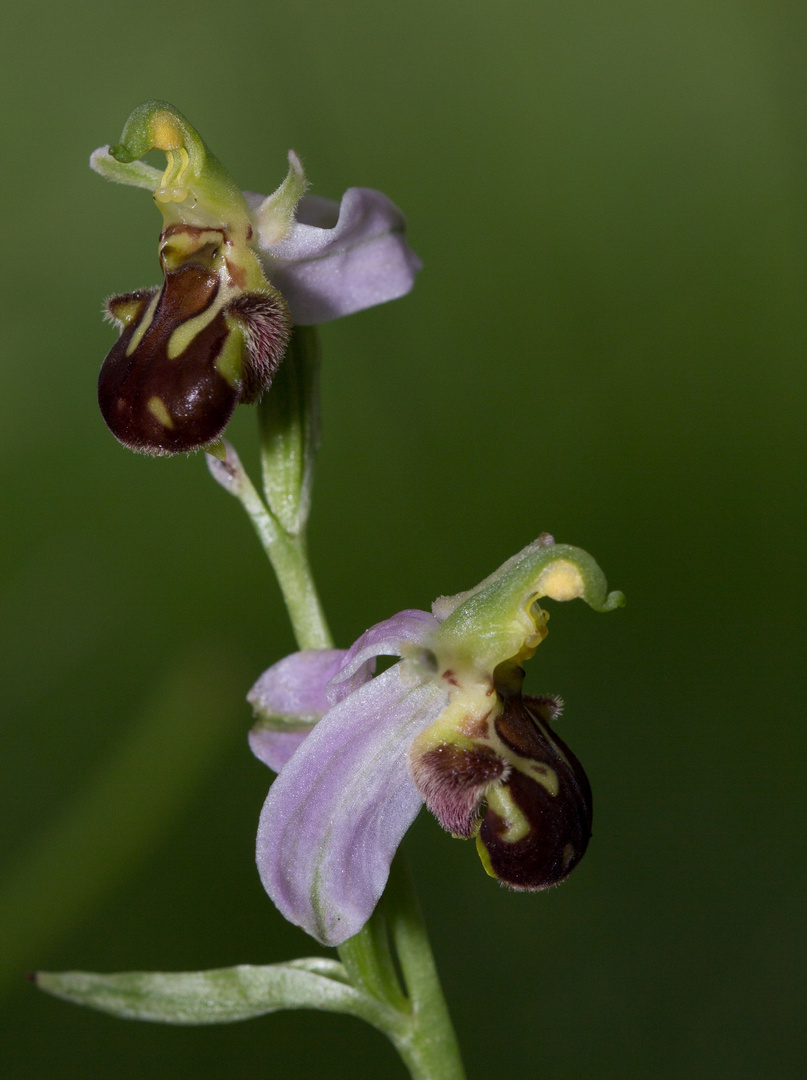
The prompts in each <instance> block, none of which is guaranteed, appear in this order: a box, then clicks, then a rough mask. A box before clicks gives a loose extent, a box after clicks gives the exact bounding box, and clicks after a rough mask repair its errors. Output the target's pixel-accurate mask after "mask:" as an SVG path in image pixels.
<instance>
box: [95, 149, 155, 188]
mask: <svg viewBox="0 0 807 1080" xmlns="http://www.w3.org/2000/svg"><path fill="white" fill-rule="evenodd" d="M90 168H91V169H93V170H94V171H95V172H97V173H99V174H100V175H101V176H103V177H104V179H106V180H112V181H114V182H115V183H116V184H128V185H129V187H139V188H147V189H148V190H149V191H154V189H155V188H156V187H157V186H158V185H159V183H160V180H161V179H162V175H163V174H162V173H161V172H160V170H159V169H155V168H153V166H151V165H146V163H145V161H128V162H123V161H118V160H117V158H113V157H112V155H111V154H110V152H109V147H108V146H99V147H98V149H97V150H93V152H92V153H91V154H90Z"/></svg>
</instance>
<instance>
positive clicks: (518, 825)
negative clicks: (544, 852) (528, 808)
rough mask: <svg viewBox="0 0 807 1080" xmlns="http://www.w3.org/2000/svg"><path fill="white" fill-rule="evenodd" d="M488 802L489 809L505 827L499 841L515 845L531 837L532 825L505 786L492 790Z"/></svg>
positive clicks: (500, 785)
mask: <svg viewBox="0 0 807 1080" xmlns="http://www.w3.org/2000/svg"><path fill="white" fill-rule="evenodd" d="M487 800H488V809H490V810H492V811H493V812H494V814H498V816H499V817H500V818H501V819H502V824H503V825H504V828H503V830H502V832H501V833H500V836H499V839H501V840H503V841H504V842H505V844H515V843H517V842H518V841H519V840H523V839H524V837H525V836H528V835H529V833H530V823H529V821H528V820H527V818H526V816H525V815H524V813H523V812H522V810H521V808H520V807H519V806H517V805H516V801H515V799H514V798H513V796H512V795H511V794H510V792H509V791H508V790H507V787H506V786H505V785H504V784H499V785H498V786H496V787H493V788H491V789H490V791H489V792H488V794H487Z"/></svg>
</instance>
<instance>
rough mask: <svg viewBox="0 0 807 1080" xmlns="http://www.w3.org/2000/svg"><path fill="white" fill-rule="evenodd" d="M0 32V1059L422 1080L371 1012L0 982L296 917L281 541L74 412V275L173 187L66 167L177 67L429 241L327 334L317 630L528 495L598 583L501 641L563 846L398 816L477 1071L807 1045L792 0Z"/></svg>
mask: <svg viewBox="0 0 807 1080" xmlns="http://www.w3.org/2000/svg"><path fill="white" fill-rule="evenodd" d="M0 55H1V56H2V64H0V81H2V87H3V102H4V108H3V111H4V114H5V117H4V125H3V127H4V132H5V134H4V147H5V160H4V168H3V170H2V177H0V185H2V191H3V206H4V207H5V222H6V224H5V226H4V229H5V235H6V241H5V243H6V248H5V257H4V258H3V260H2V264H0V274H2V278H3V282H2V338H1V339H0V340H1V341H2V346H0V348H2V376H0V378H1V379H2V383H1V384H0V386H1V389H0V424H1V427H0V430H2V432H3V436H4V438H3V446H4V453H3V458H4V463H3V469H2V476H1V478H0V490H2V513H1V514H0V529H2V551H1V552H0V560H1V562H0V566H1V567H2V579H1V580H0V590H1V591H2V611H3V629H4V635H5V640H4V642H3V647H2V650H0V666H2V685H3V696H4V699H5V708H4V710H3V721H2V723H3V735H2V747H3V752H2V757H1V759H0V775H1V776H2V782H0V821H2V828H0V857H2V872H0V916H1V918H0V935H1V936H0V946H1V947H0V961H1V962H2V966H3V977H4V983H3V989H4V991H5V997H4V999H3V1012H2V1023H1V1024H0V1058H2V1060H1V1061H0V1071H2V1072H3V1075H7V1076H9V1077H14V1078H15V1080H27V1078H37V1080H40V1078H42V1077H48V1078H49V1080H68V1078H69V1080H79V1078H80V1080H86V1078H87V1077H99V1078H107V1077H108V1078H113V1077H114V1078H116V1080H126V1078H138V1080H142V1078H144V1077H148V1078H150V1080H168V1078H171V1080H185V1078H188V1080H190V1078H197V1077H204V1078H205V1080H232V1078H236V1080H240V1078H242V1077H243V1078H245V1080H246V1078H249V1080H251V1078H253V1077H262V1076H266V1077H305V1078H308V1077H311V1078H312V1080H315V1078H318V1077H329V1078H342V1077H344V1078H350V1080H363V1078H365V1077H367V1078H369V1077H378V1076H381V1075H383V1076H385V1077H389V1078H390V1080H392V1078H399V1077H403V1075H404V1073H403V1069H402V1067H401V1066H400V1064H399V1063H398V1061H397V1059H396V1057H395V1055H394V1053H393V1051H392V1050H391V1049H390V1048H389V1047H388V1046H387V1044H386V1043H385V1042H384V1040H383V1039H382V1037H381V1036H380V1035H378V1034H377V1033H375V1032H373V1031H372V1030H370V1029H369V1028H364V1027H363V1026H362V1025H360V1024H359V1022H358V1021H352V1020H348V1019H343V1018H339V1017H333V1016H322V1015H318V1014H303V1013H295V1014H278V1015H275V1016H272V1017H267V1018H265V1019H261V1020H256V1021H252V1022H249V1023H245V1024H240V1025H232V1026H230V1027H222V1028H216V1029H170V1028H163V1027H159V1026H149V1027H146V1026H140V1025H136V1024H132V1023H126V1022H123V1021H117V1020H114V1019H111V1018H109V1017H106V1016H100V1015H95V1014H93V1013H91V1012H89V1011H82V1010H79V1009H77V1008H74V1007H72V1006H69V1005H66V1004H63V1003H61V1002H58V1001H55V1000H53V999H49V998H47V997H45V996H42V995H39V994H38V993H37V992H36V991H35V990H34V989H33V987H31V986H30V985H29V984H27V983H25V981H24V979H23V974H24V973H25V972H26V971H29V970H31V969H34V968H38V967H41V968H49V969H52V970H53V969H62V968H85V969H96V970H110V971H113V970H121V969H126V968H140V969H144V968H164V969H196V968H203V967H212V966H224V965H230V964H233V963H237V962H269V961H273V960H281V959H286V958H290V957H292V956H295V955H300V954H301V953H302V954H305V953H311V952H315V951H317V948H316V946H314V945H313V943H311V942H309V940H308V939H306V938H305V936H304V935H303V934H302V933H301V932H299V931H297V930H295V929H294V928H292V927H290V926H288V925H286V924H285V923H284V922H283V921H282V920H281V918H280V917H279V915H277V913H276V912H275V911H274V909H273V908H272V906H271V904H270V902H269V901H268V899H267V898H266V896H265V894H264V893H263V891H262V890H261V888H260V884H259V882H258V879H257V874H256V872H255V869H254V865H253V855H252V847H253V843H254V833H255V828H256V822H257V817H258V812H259V809H260V806H261V803H262V800H263V798H264V796H265V793H266V788H267V780H268V776H267V773H266V770H265V769H264V768H263V767H262V766H261V765H259V764H258V763H257V762H255V761H254V760H253V759H252V758H251V757H250V755H249V753H248V752H247V748H246V743H245V738H244V734H245V731H246V729H247V727H248V724H249V713H248V710H247V707H246V706H245V705H244V704H243V703H242V695H243V692H244V691H245V690H246V689H247V687H248V686H249V685H250V683H251V681H252V680H253V679H254V678H255V677H256V676H257V675H258V674H259V673H260V671H261V670H262V669H263V668H265V667H266V666H268V664H269V663H270V662H272V661H274V660H276V659H278V658H279V657H280V656H282V655H284V654H285V653H286V652H288V651H290V649H291V648H292V639H291V636H290V632H289V630H288V627H287V624H286V619H285V617H284V612H283V610H282V608H281V604H280V600H279V596H278V592H277V589H276V587H275V585H274V583H273V581H272V579H271V576H270V572H269V569H268V565H267V564H266V562H265V559H264V557H263V555H262V553H261V551H260V549H259V547H258V545H257V542H256V541H255V539H254V537H253V535H252V533H251V530H250V527H249V525H248V524H247V522H246V519H245V518H244V517H243V515H242V514H241V511H240V508H239V507H238V505H237V504H236V503H235V501H234V500H232V499H230V498H228V497H227V496H226V495H225V494H224V493H223V492H222V491H221V490H220V489H218V488H217V487H215V485H213V484H212V483H211V482H210V480H209V478H208V476H207V470H206V469H205V467H204V463H203V461H202V460H200V459H198V458H189V459H187V458H178V459H169V460H160V461H151V460H146V459H140V458H138V457H135V456H134V455H131V454H129V453H127V452H125V451H124V450H123V449H122V448H121V447H119V446H118V445H117V444H116V443H115V442H114V440H113V439H112V437H111V436H110V435H109V434H108V432H107V431H106V429H105V427H104V425H103V423H102V421H101V419H100V416H99V414H98V412H97V408H96V405H95V379H96V374H97V370H98V367H99V366H100V363H101V360H102V359H103V357H104V355H105V353H106V351H107V350H108V349H109V348H110V347H111V344H112V341H113V340H114V332H113V331H112V330H111V329H110V328H109V327H108V326H105V325H104V324H103V323H102V322H101V319H100V317H99V311H100V306H101V301H102V298H103V297H104V296H106V295H108V294H109V293H113V292H122V291H128V290H130V289H132V288H136V287H141V286H147V285H151V284H153V283H155V282H156V280H157V277H158V272H157V264H156V240H157V234H158V231H159V227H160V226H159V216H158V215H157V214H156V212H155V210H154V208H153V207H152V205H151V203H150V200H149V198H148V195H147V194H146V193H144V192H141V191H136V190H133V189H126V188H122V187H116V186H114V185H111V184H108V183H105V182H104V181H102V180H101V179H100V178H99V177H97V176H95V175H93V174H91V173H90V172H89V170H88V169H87V166H86V160H87V156H88V154H89V153H90V151H91V150H92V149H94V148H95V147H96V146H98V145H99V144H102V143H106V142H114V141H116V140H117V138H118V136H119V134H120V131H121V128H122V125H123V122H124V120H125V119H126V117H127V116H128V114H129V112H130V110H131V109H132V108H133V107H134V106H135V105H136V104H138V103H139V102H140V101H142V100H144V99H146V98H153V97H159V98H165V99H167V100H169V101H172V102H173V103H175V104H176V105H177V106H178V107H179V108H180V109H182V110H183V111H184V112H185V113H186V114H187V115H188V117H189V118H190V119H191V121H192V122H193V123H194V124H195V125H196V126H197V127H198V128H199V130H200V131H201V132H202V134H203V135H204V137H205V139H206V140H207V141H208V142H209V144H210V145H211V147H212V148H213V149H214V150H215V152H216V153H217V154H218V155H219V156H220V157H221V159H222V160H223V161H224V162H225V163H226V165H227V167H228V168H229V169H230V170H231V172H232V173H233V175H234V176H235V177H236V178H237V179H238V180H239V182H240V183H241V184H242V185H243V186H244V187H245V188H251V189H253V190H258V191H268V190H270V189H273V188H274V186H275V185H276V184H277V183H278V182H279V180H280V179H281V177H282V175H283V173H284V170H285V153H286V150H287V149H288V147H290V146H293V147H294V148H295V149H296V150H297V151H299V152H300V153H301V155H302V156H303V158H304V160H305V162H306V166H307V170H308V173H309V176H310V177H311V179H312V181H313V190H314V191H315V192H317V193H319V194H323V195H330V196H333V197H338V196H339V195H340V194H341V192H342V191H343V190H344V189H345V188H346V187H348V186H350V185H357V184H358V185H366V186H371V187H378V188H381V189H383V190H384V191H385V192H387V193H388V194H389V195H390V196H391V197H392V198H393V199H394V200H395V202H397V203H398V204H399V205H400V206H401V207H402V208H403V209H404V211H405V212H406V213H407V215H408V217H409V221H410V228H411V239H412V243H413V246H414V247H415V248H416V250H417V251H418V252H419V253H420V255H421V257H422V258H423V260H424V263H425V270H424V271H423V273H422V275H421V277H420V279H419V281H418V284H417V287H416V289H415V291H414V293H413V294H412V295H411V296H410V297H408V298H406V299H405V300H402V301H399V302H396V303H395V304H390V305H388V306H386V307H384V308H380V309H375V310H372V311H367V312H364V313H361V314H359V315H355V316H352V317H351V318H349V319H346V320H344V321H343V322H340V323H335V324H332V325H328V326H326V327H324V329H323V335H322V338H323V348H324V371H323V375H324V387H323V394H324V418H325V432H324V445H323V450H322V454H321V460H320V466H319V472H318V477H317V484H316V492H315V496H316V497H315V510H314V517H313V522H312V532H311V550H312V557H313V561H314V565H315V568H316V570H317V573H318V575H319V579H320V582H321V586H322V593H323V597H324V602H325V605H326V609H327V611H328V612H329V617H330V620H331V624H332V627H333V630H334V632H335V634H336V637H337V639H338V640H339V642H340V643H342V644H347V643H349V642H350V641H352V640H353V639H354V637H355V636H356V635H357V634H358V633H359V632H361V631H362V630H363V629H365V628H366V627H367V626H368V625H369V624H371V623H373V622H375V621H377V620H379V619H380V618H383V617H385V616H387V615H389V614H392V613H393V612H395V611H397V610H399V609H401V608H403V607H412V606H418V607H425V606H428V604H429V603H430V602H431V600H432V599H433V598H434V597H435V596H436V595H438V594H441V593H449V592H455V591H458V590H460V589H464V588H468V587H469V586H471V585H472V584H474V583H476V582H477V581H479V580H480V579H481V578H482V577H484V576H485V575H486V574H488V573H489V572H490V571H491V570H493V569H494V568H495V567H496V566H497V565H499V563H500V562H502V561H503V560H504V559H505V558H506V557H508V556H509V555H510V554H512V553H513V552H514V551H516V550H518V549H519V548H520V547H522V546H523V545H524V544H525V543H527V542H528V541H529V540H531V539H533V538H534V537H535V536H536V535H537V534H538V533H539V532H540V531H542V530H544V529H545V530H549V531H551V532H553V533H554V534H555V535H556V536H557V537H558V539H561V540H564V541H567V542H571V543H575V544H578V545H580V546H583V547H585V548H587V549H588V550H589V551H591V552H592V554H594V556H595V557H596V558H597V559H598V560H599V562H600V564H601V565H602V566H603V568H604V569H605V571H606V573H607V575H608V578H609V582H610V584H611V586H612V587H615V588H621V589H624V591H625V592H626V593H627V594H628V607H627V608H626V609H625V610H624V611H623V612H619V613H616V614H612V615H608V616H597V615H594V614H593V613H592V612H591V611H589V610H588V609H587V608H585V607H584V606H583V605H564V606H556V607H555V609H554V611H553V614H552V623H551V629H552V633H551V634H550V636H549V638H548V640H547V642H546V643H545V644H544V645H543V646H542V647H541V649H540V651H539V653H538V655H537V657H536V659H535V661H534V662H533V664H532V667H531V670H530V673H529V684H528V685H529V687H530V688H531V689H532V690H533V691H544V692H559V693H562V694H563V696H564V697H565V699H566V702H567V709H566V714H565V717H564V719H563V722H562V726H561V728H560V733H561V735H562V736H563V738H564V739H567V740H568V741H569V742H570V743H571V745H572V747H573V748H574V750H575V752H576V753H577V754H578V755H579V757H580V758H581V759H582V760H583V762H584V763H585V765H586V767H587V769H588V772H589V775H590V778H591V781H592V786H593V788H594V792H595V835H594V840H593V842H592V845H591V847H590V849H589V853H588V855H587V857H586V859H585V860H584V862H583V863H582V865H581V866H580V868H579V869H578V870H577V871H576V872H575V874H574V875H573V876H572V878H571V879H570V880H569V882H568V883H567V884H565V885H564V886H563V887H562V888H560V889H557V890H554V891H552V892H551V893H549V894H545V895H542V896H523V895H512V894H508V893H506V892H504V891H503V890H500V889H499V888H498V887H497V886H496V885H495V884H494V883H493V882H491V881H490V880H489V879H488V878H487V877H486V876H485V874H484V873H483V872H482V869H481V867H480V865H479V863H478V860H477V857H476V854H475V852H474V850H473V847H472V845H470V844H463V843H460V842H458V841H452V840H451V839H450V838H449V837H448V836H446V835H445V834H443V833H442V832H441V831H440V829H439V828H438V827H437V826H436V824H435V823H434V821H433V820H432V819H431V818H428V817H427V815H423V816H422V817H421V819H419V821H418V822H417V824H416V826H415V827H414V829H413V831H412V834H411V835H410V837H409V838H408V840H407V844H406V846H407V848H408V851H409V855H410V858H411V860H412V862H413V864H414V867H415V871H416V873H417V876H418V879H419V889H420V895H421V899H422V902H423V905H424V908H425V911H426V915H427V920H428V923H429V926H430V931H431V934H432V937H433V942H434V946H435V950H436V952H437V954H438V958H439V961H440V964H441V969H442V971H443V973H444V977H445V988H446V993H447V996H448V999H449V1003H450V1006H451V1009H452V1013H453V1016H454V1019H455V1021H456V1026H457V1029H458V1032H459V1036H460V1039H461V1042H462V1044H463V1047H464V1051H465V1055H466V1058H467V1063H468V1070H469V1077H470V1078H471V1080H475V1078H481V1077H485V1076H489V1075H491V1074H493V1073H494V1072H495V1074H496V1075H500V1076H506V1077H532V1076H541V1077H551V1078H552V1080H588V1078H591V1077H597V1078H601V1080H608V1078H614V1080H616V1078H620V1080H624V1078H626V1077H630V1078H633V1077H635V1078H647V1077H654V1078H655V1077H658V1078H663V1080H666V1078H687V1080H693V1078H698V1080H699V1078H720V1077H726V1078H728V1077H731V1078H732V1080H738V1078H745V1077H748V1078H752V1077H753V1078H755V1080H758V1078H760V1077H774V1076H775V1077H794V1078H795V1077H801V1076H803V1075H804V1070H805V1065H804V1057H805V1053H804V1051H805V1047H804V1035H803V1027H804V1024H803V1019H802V1013H803V1005H804V1001H805V997H806V995H807V985H806V984H807V978H806V977H805V945H806V944H807V941H805V938H806V937H807V934H806V933H805V919H804V914H803V912H804V892H805V885H806V884H807V869H806V868H805V858H804V856H805V846H807V845H806V844H805V796H804V773H805V750H806V749H807V735H805V727H804V712H805V702H804V661H803V651H804V650H803V615H802V608H803V594H804V584H805V581H804V578H805V574H804V562H805V560H804V555H803V549H804V538H805V534H807V520H805V499H804V471H805V470H804V466H805V449H804V448H805V432H804V423H803V415H804V410H805V405H807V385H806V383H805V374H804V370H805V368H804V357H805V348H806V347H807V317H806V315H805V294H806V293H807V258H806V257H805V253H806V252H807V229H806V225H807V218H806V215H805V207H806V206H807V141H806V140H805V127H806V126H807V64H805V59H807V12H806V11H805V8H804V7H803V5H797V4H794V3H791V2H789V0H764V2H763V0H745V2H743V0H731V2H730V0H706V2H704V0H674V2H673V0H663V2H662V0H650V2H640V0H616V2H613V3H609V4H603V3H600V2H596V0H566V2H564V3H560V2H551V0H509V2H503V3H500V4H496V5H494V4H490V3H485V2H482V0H463V2H456V0H437V2H435V0H431V2H428V0H410V2H409V3H407V4H400V5H382V4H379V3H377V2H371V0H344V2H342V3H327V2H325V0H297V2H296V3H291V2H287V0H267V2H266V3H262V4H259V3H257V2H254V0H229V2H228V3H226V4H222V5H220V6H218V5H214V4H212V3H210V2H209V0H196V2H195V3H188V2H185V0H176V2H175V3H173V4H169V5H168V6H166V5H165V4H158V3H155V2H153V0H140V2H138V3H137V4H122V3H116V2H114V0H113V2H106V3H100V2H97V0H76V2H74V3H73V4H71V5H57V4H56V3H54V2H53V0H50V2H41V0H32V2H31V3H30V4H28V5H27V6H25V7H23V6H22V5H6V6H5V7H4V10H3V13H2V15H0ZM241 411H242V412H243V415H242V416H239V417H238V418H237V420H236V422H235V423H234V425H233V427H232V428H231V435H232V437H233V440H234V441H235V442H236V444H237V445H238V446H239V448H240V449H242V450H243V453H244V456H245V457H246V459H247V460H250V461H251V460H252V459H253V457H254V453H255V446H254V433H253V430H252V428H253V423H254V417H253V416H252V415H251V413H250V411H249V410H247V409H244V410H241ZM178 768H179V769H180V771H181V775H178V774H177V772H176V770H177V769H178ZM98 852H101V854H102V858H101V859H100V861H99V859H98V857H97V855H98ZM94 853H95V854H94ZM88 867H92V872H91V873H89V872H87V868H88Z"/></svg>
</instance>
